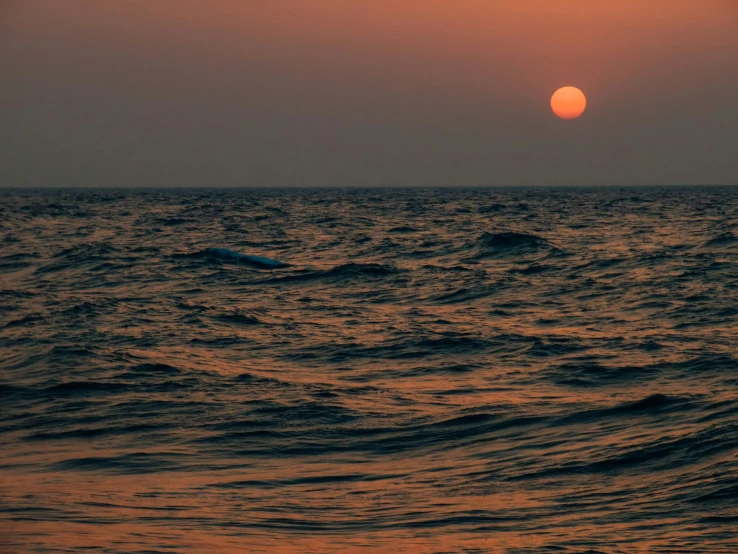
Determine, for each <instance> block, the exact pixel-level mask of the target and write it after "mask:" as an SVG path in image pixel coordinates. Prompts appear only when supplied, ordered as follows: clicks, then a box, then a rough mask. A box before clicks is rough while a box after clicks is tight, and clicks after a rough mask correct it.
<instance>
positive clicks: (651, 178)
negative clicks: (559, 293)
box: [0, 0, 738, 186]
mask: <svg viewBox="0 0 738 554" xmlns="http://www.w3.org/2000/svg"><path fill="white" fill-rule="evenodd" d="M565 85H574V86H577V87H579V88H581V89H582V90H583V91H584V92H585V94H586V95H587V97H588V102H589V105H588V109H587V112H586V113H585V114H584V116H583V117H582V118H580V119H578V120H574V121H562V120H559V119H557V118H556V117H555V116H554V115H553V114H552V113H551V110H550V108H549V98H550V96H551V94H552V93H553V92H554V91H555V90H556V89H557V88H559V87H561V86H565ZM590 184H591V185H614V184H616V185H621V184H738V1H736V0H596V1H593V0H351V1H347V0H17V1H14V0H0V186H191V185H192V186H208V185H217V186H275V185H279V186H283V185H289V186H325V185H331V186H376V185H394V186H398V185H399V186H402V185H431V186H438V185H442V186H450V185H467V186H469V185H472V186H473V185H590Z"/></svg>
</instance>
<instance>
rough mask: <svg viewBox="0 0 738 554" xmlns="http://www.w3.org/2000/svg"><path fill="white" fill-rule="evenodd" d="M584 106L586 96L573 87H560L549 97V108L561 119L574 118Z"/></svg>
mask: <svg viewBox="0 0 738 554" xmlns="http://www.w3.org/2000/svg"><path fill="white" fill-rule="evenodd" d="M586 107H587V98H586V97H585V96H584V93H583V92H582V91H581V90H579V89H578V88H575V87H564V88H560V89H559V90H557V91H556V92H554V95H553V96H552V97H551V109H552V110H553V112H554V113H555V114H556V115H558V116H559V117H560V118H561V119H576V118H577V117H579V116H580V115H582V114H583V113H584V110H585V108H586Z"/></svg>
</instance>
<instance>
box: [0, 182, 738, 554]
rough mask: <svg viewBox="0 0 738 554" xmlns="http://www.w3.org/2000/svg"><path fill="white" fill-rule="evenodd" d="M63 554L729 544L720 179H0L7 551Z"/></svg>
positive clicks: (731, 234)
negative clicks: (352, 182) (38, 184)
mask: <svg viewBox="0 0 738 554" xmlns="http://www.w3.org/2000/svg"><path fill="white" fill-rule="evenodd" d="M250 256H258V257H250ZM277 262H280V263H277ZM88 551H89V552H105V553H108V552H111V553H112V552H126V553H127V552H140V553H143V552H147V553H153V552H161V553H172V552H183V553H202V552H218V553H236V552H291V553H309V552H316V553H323V552H419V553H426V552H427V553H436V552H438V553H440V552H449V553H450V552H479V553H487V552H489V553H539V552H540V553H549V554H575V553H576V554H584V553H590V554H594V553H602V554H621V553H622V554H632V553H695V554H701V553H725V554H735V553H736V552H738V188H727V187H726V188H614V189H604V188H600V189H596V188H592V189H585V188H581V189H575V188H569V189H565V188H560V189H554V188H540V189H514V188H510V189H443V190H414V189H397V190H395V189H392V190H384V189H366V190H350V189H346V190H337V189H333V190H332V189H300V190H255V189H250V190H249V189H239V190H215V189H214V190H204V189H203V190H194V189H191V190H187V189H183V190H156V189H152V190H102V189H99V190H80V189H67V190H36V191H21V190H10V189H7V190H4V191H0V552H2V553H11V554H14V553H25V552H73V553H78V552H88Z"/></svg>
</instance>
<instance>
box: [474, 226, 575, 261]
mask: <svg viewBox="0 0 738 554" xmlns="http://www.w3.org/2000/svg"><path fill="white" fill-rule="evenodd" d="M467 248H468V249H470V250H473V251H475V253H474V255H473V256H472V259H475V260H482V259H486V258H500V257H510V256H524V255H529V254H538V253H552V252H561V250H560V249H559V248H558V247H556V246H554V245H553V244H552V243H550V242H549V241H548V240H546V239H544V238H542V237H539V236H537V235H531V234H527V233H518V232H514V231H506V232H501V233H486V232H485V233H484V234H482V235H481V236H479V237H478V238H477V239H476V240H475V241H474V242H472V243H470V244H468V245H467Z"/></svg>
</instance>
